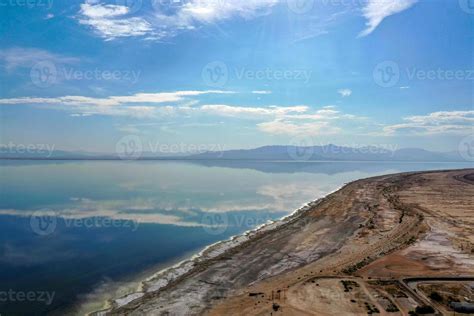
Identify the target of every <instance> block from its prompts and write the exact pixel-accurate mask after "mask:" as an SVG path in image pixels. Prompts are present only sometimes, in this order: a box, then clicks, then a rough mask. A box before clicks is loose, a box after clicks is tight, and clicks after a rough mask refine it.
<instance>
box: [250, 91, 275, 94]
mask: <svg viewBox="0 0 474 316" xmlns="http://www.w3.org/2000/svg"><path fill="white" fill-rule="evenodd" d="M252 93H253V94H272V92H271V91H269V90H254V91H252Z"/></svg>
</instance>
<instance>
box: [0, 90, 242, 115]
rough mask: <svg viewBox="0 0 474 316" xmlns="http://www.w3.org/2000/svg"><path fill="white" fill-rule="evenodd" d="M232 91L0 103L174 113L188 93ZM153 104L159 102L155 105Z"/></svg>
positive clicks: (85, 111) (88, 111)
mask: <svg viewBox="0 0 474 316" xmlns="http://www.w3.org/2000/svg"><path fill="white" fill-rule="evenodd" d="M228 93H233V92H232V91H221V90H203V91H175V92H160V93H137V94H134V95H130V96H110V97H106V98H92V97H85V96H63V97H55V98H35V97H24V98H11V99H0V105H31V104H32V105H38V106H40V107H41V108H46V109H48V108H49V109H51V108H53V109H58V110H65V111H70V112H73V115H74V116H90V115H112V116H134V117H153V116H156V115H170V114H175V113H176V111H177V110H179V109H184V108H189V106H188V104H189V102H191V103H193V102H192V101H193V100H191V101H190V100H189V99H188V98H189V97H197V96H200V95H205V94H228ZM180 101H182V102H185V103H184V106H183V107H179V108H177V107H175V106H170V105H163V103H175V102H180ZM156 105H160V106H159V107H157V106H156Z"/></svg>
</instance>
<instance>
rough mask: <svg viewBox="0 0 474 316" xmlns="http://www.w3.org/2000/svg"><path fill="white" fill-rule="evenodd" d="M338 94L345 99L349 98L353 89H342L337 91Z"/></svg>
mask: <svg viewBox="0 0 474 316" xmlns="http://www.w3.org/2000/svg"><path fill="white" fill-rule="evenodd" d="M337 93H339V94H340V95H341V96H342V97H343V98H345V97H349V96H350V95H351V94H352V90H351V89H340V90H338V91H337Z"/></svg>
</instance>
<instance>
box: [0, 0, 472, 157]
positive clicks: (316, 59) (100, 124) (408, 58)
mask: <svg viewBox="0 0 474 316" xmlns="http://www.w3.org/2000/svg"><path fill="white" fill-rule="evenodd" d="M470 2H473V1H472V0H465V1H464V0H459V1H458V0H456V1H447V0H443V1H442V0H314V1H313V0H247V1H238V0H234V1H231V0H186V1H183V0H182V1H180V2H177V3H174V2H173V1H171V0H142V1H139V0H133V1H132V0H128V1H126V0H115V1H113V0H112V1H99V0H94V1H93V0H82V1H57V0H56V1H55V0H28V1H24V0H0V9H1V11H0V12H1V24H0V36H1V38H2V40H1V42H0V70H1V72H0V81H1V83H2V85H1V86H0V113H1V121H0V122H1V127H0V133H1V134H0V137H1V143H2V144H9V143H13V144H54V146H55V147H56V149H66V150H86V151H93V152H111V151H113V150H115V148H116V144H117V142H119V141H120V140H121V139H122V138H123V137H127V136H129V135H132V136H133V137H135V136H137V137H139V138H140V139H141V141H142V142H143V143H144V144H152V143H153V144H157V143H160V144H181V145H183V146H184V148H186V144H187V145H190V146H191V145H193V146H197V145H199V146H202V147H201V148H204V147H205V146H209V147H211V146H215V145H216V144H218V145H219V146H220V147H219V148H225V149H231V148H250V147H256V146H261V145H268V144H295V143H296V144H297V143H298V142H301V139H304V140H305V141H304V143H305V144H307V143H308V141H309V142H311V143H313V144H315V145H319V144H326V143H335V144H341V145H352V146H363V145H368V144H372V145H378V146H392V148H396V147H398V148H403V147H421V148H426V149H431V150H439V151H451V150H456V149H457V148H458V146H459V143H460V141H462V140H463V139H465V137H466V136H467V137H469V135H472V133H473V122H474V109H473V82H474V81H473V80H474V73H473V43H474V42H473V35H474V32H473V30H474V28H473V25H472V23H473V18H474V3H470ZM145 150H146V149H145Z"/></svg>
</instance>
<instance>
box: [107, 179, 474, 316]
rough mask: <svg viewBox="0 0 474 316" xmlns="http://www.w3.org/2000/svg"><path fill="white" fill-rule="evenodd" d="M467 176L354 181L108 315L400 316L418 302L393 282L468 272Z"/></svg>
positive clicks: (472, 258)
mask: <svg viewBox="0 0 474 316" xmlns="http://www.w3.org/2000/svg"><path fill="white" fill-rule="evenodd" d="M473 175H474V170H461V171H449V172H432V173H410V174H398V175H389V176H382V177H376V178H371V179H364V180H359V181H356V182H353V183H351V184H349V185H347V186H345V187H344V188H342V189H341V190H339V191H338V192H336V193H334V194H332V195H330V196H328V197H327V198H325V199H324V200H323V201H321V203H319V205H318V206H317V207H315V208H313V209H311V210H309V211H307V212H306V213H304V214H302V215H301V216H300V217H298V218H297V219H296V220H294V221H292V222H290V223H289V224H287V225H285V226H284V227H281V228H279V229H277V230H274V231H270V232H267V233H262V234H261V235H259V236H257V237H256V238H254V239H252V240H250V241H249V242H247V243H245V244H244V245H242V246H240V247H238V248H236V249H234V250H232V251H230V252H228V253H226V254H224V255H223V256H221V257H219V258H217V259H216V260H213V261H212V262H208V263H206V264H205V265H202V266H200V267H196V269H195V270H193V271H192V273H190V274H188V275H187V276H186V278H183V279H181V280H178V282H175V283H173V284H171V285H170V286H168V287H167V288H165V289H163V290H161V291H159V292H156V293H149V294H147V295H146V296H145V297H144V298H142V299H139V300H136V301H134V302H132V303H130V304H128V305H127V306H125V307H122V308H120V309H117V310H114V311H113V314H127V315H128V314H134V315H143V314H147V315H162V314H164V315H185V314H186V315H190V314H192V315H194V314H208V315H280V314H281V315H338V314H339V315H367V313H368V312H370V311H372V312H376V311H378V312H379V315H406V314H407V313H408V311H410V310H413V309H414V307H416V306H417V305H420V304H422V302H421V301H420V300H419V299H417V297H415V295H414V294H411V293H410V291H409V289H406V288H404V287H403V285H402V284H401V283H400V282H398V281H397V279H399V278H402V277H405V276H413V275H415V276H422V275H423V276H424V275H466V274H468V273H469V272H471V273H472V271H474V253H473V249H474V244H473V242H474V231H473V227H474V225H473V224H474V200H473V197H474V185H473V184H474V182H473V181H472V178H473V177H474V176H473ZM343 282H344V283H345V284H346V285H347V284H348V282H349V284H352V285H351V286H349V288H348V287H347V286H344V284H343ZM216 293H219V295H216ZM389 311H392V312H389Z"/></svg>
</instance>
